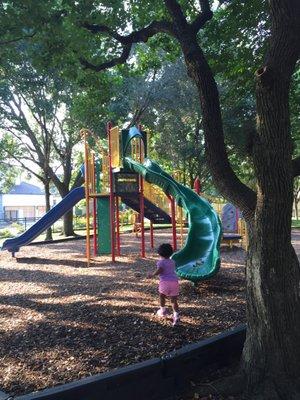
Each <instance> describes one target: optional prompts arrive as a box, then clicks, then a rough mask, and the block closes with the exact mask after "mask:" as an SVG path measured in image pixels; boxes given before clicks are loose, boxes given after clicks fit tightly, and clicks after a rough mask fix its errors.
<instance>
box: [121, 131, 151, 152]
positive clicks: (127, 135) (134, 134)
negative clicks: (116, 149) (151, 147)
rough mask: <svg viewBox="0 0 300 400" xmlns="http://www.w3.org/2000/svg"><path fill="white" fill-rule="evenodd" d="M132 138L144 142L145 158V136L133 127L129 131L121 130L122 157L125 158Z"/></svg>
mask: <svg viewBox="0 0 300 400" xmlns="http://www.w3.org/2000/svg"><path fill="white" fill-rule="evenodd" d="M134 138H140V139H142V140H143V142H144V149H145V154H144V156H145V157H147V134H146V132H144V131H139V130H138V129H137V128H136V127H135V126H133V127H131V128H130V129H129V130H127V129H123V130H122V157H125V156H126V153H127V151H128V149H130V147H129V146H130V142H131V140H132V139H134Z"/></svg>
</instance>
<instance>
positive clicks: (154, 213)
mask: <svg viewBox="0 0 300 400" xmlns="http://www.w3.org/2000/svg"><path fill="white" fill-rule="evenodd" d="M122 202H123V203H125V204H126V205H127V206H128V207H130V208H132V209H133V210H134V211H137V212H138V213H139V212H140V198H139V195H138V194H132V195H123V196H122ZM144 215H145V218H147V219H149V220H150V221H152V222H153V223H154V224H170V223H171V222H172V221H171V217H170V215H168V214H167V213H166V212H165V211H163V210H162V209H160V208H159V207H157V206H156V205H155V204H153V203H152V202H151V201H149V200H148V199H146V198H145V199H144Z"/></svg>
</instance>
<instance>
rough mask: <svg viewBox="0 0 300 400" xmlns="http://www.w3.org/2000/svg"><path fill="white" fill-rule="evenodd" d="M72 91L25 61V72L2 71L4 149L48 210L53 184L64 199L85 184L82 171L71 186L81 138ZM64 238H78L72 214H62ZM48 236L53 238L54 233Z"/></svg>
mask: <svg viewBox="0 0 300 400" xmlns="http://www.w3.org/2000/svg"><path fill="white" fill-rule="evenodd" d="M68 90H71V89H70V87H69V86H68V87H66V84H65V83H64V82H63V81H62V80H61V79H58V78H57V77H56V76H54V75H53V74H52V76H51V75H49V76H45V75H40V74H38V73H37V71H35V70H34V68H33V67H32V65H30V63H29V62H24V63H22V69H21V70H20V68H18V67H17V68H12V66H11V65H10V69H8V68H7V67H6V68H3V69H2V79H1V81H0V105H1V111H0V128H1V129H2V131H3V132H4V134H3V137H2V140H1V147H2V149H3V151H5V153H6V162H7V161H8V160H10V161H11V162H12V163H13V164H14V165H17V166H19V167H21V168H22V169H23V170H27V171H28V172H29V173H30V174H31V175H34V176H35V177H36V178H37V179H39V180H40V181H41V182H42V183H43V185H44V189H45V201H46V211H49V210H50V183H51V181H52V182H53V183H54V185H55V186H56V188H57V190H58V191H59V193H60V195H61V196H62V197H64V196H66V195H67V194H68V193H69V190H71V189H72V188H73V187H76V186H77V185H78V184H80V183H82V180H81V179H80V178H81V174H80V173H78V175H77V179H75V181H74V182H73V184H71V180H72V169H73V166H72V162H73V152H74V146H75V145H76V143H78V141H79V140H80V135H79V128H78V126H76V123H75V122H74V120H72V119H71V118H70V117H69V116H68V110H67V108H68V107H69V106H70V101H69V102H68V99H67V96H68V95H67V94H66V93H67V92H68ZM64 101H65V102H64ZM66 102H68V103H69V104H68V103H66ZM70 186H71V188H70ZM64 234H65V235H66V236H71V235H74V230H73V213H72V211H71V212H69V213H67V214H65V215H64ZM46 238H47V239H51V238H52V234H51V229H48V230H47V236H46Z"/></svg>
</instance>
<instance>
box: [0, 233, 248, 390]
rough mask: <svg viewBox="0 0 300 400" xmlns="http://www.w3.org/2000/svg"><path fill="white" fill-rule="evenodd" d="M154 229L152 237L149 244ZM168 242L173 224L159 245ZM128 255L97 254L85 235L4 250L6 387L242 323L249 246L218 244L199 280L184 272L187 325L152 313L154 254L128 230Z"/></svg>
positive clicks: (1, 304) (1, 379)
mask: <svg viewBox="0 0 300 400" xmlns="http://www.w3.org/2000/svg"><path fill="white" fill-rule="evenodd" d="M149 240H150V239H149V234H147V235H146V241H147V243H149ZM166 241H167V242H171V232H170V230H168V231H166V230H160V231H157V232H156V233H155V245H156V246H157V245H158V244H159V243H162V242H166ZM122 253H123V256H122V257H117V262H116V263H115V264H112V263H111V259H110V257H109V256H101V257H96V258H95V259H94V261H93V262H92V264H91V265H90V267H89V268H87V267H86V262H85V241H84V240H81V241H78V240H76V241H73V242H61V243H53V244H47V245H39V246H37V245H34V246H27V247H23V248H21V250H20V252H19V253H17V259H12V258H11V256H10V254H8V253H7V252H4V253H2V254H0V388H1V389H2V390H4V391H6V392H9V393H11V394H24V393H28V392H31V391H35V390H40V389H43V388H46V387H51V386H55V385H58V384H62V383H67V382H71V381H74V380H78V379H80V378H83V377H86V376H90V375H94V374H97V373H100V372H104V371H108V370H112V369H114V368H119V367H122V366H125V365H128V364H132V363H136V362H139V361H143V360H147V359H150V358H153V357H161V356H163V355H165V354H166V353H168V352H170V351H172V350H174V349H178V348H180V347H182V346H184V345H186V344H188V343H192V342H195V341H199V340H201V339H204V338H207V337H211V336H213V335H215V334H218V333H220V332H223V331H224V330H227V329H229V328H232V327H235V326H237V325H239V324H241V323H244V322H245V271H244V257H245V252H244V250H242V249H241V248H239V247H235V248H234V249H233V250H229V249H228V248H227V247H224V248H222V253H221V254H222V268H221V270H220V272H219V273H218V274H217V275H216V276H215V277H214V278H212V279H210V280H208V281H204V282H201V283H200V284H199V286H198V287H194V286H193V285H192V283H191V282H188V281H181V293H180V298H179V305H180V314H181V324H180V325H179V326H177V327H174V328H173V327H172V324H171V308H170V307H169V310H170V317H169V318H167V319H166V320H161V319H159V318H158V317H156V315H155V312H156V310H157V308H158V296H157V281H156V279H148V278H146V274H147V272H149V271H152V270H153V269H154V268H155V264H156V261H157V255H156V254H155V253H154V252H151V251H150V249H149V246H148V248H147V258H146V259H141V258H140V256H139V241H138V239H136V238H135V236H134V235H132V234H124V235H122Z"/></svg>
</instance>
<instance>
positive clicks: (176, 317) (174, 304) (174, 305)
mask: <svg viewBox="0 0 300 400" xmlns="http://www.w3.org/2000/svg"><path fill="white" fill-rule="evenodd" d="M171 303H172V308H173V326H174V325H176V324H178V322H179V315H178V310H179V307H178V302H177V296H174V297H171Z"/></svg>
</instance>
